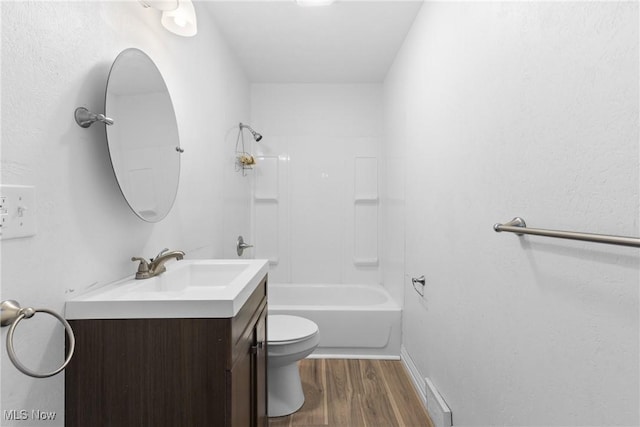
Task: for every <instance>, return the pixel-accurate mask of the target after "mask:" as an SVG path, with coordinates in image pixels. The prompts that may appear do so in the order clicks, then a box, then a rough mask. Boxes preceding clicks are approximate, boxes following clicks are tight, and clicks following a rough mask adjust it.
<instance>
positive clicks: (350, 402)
mask: <svg viewBox="0 0 640 427" xmlns="http://www.w3.org/2000/svg"><path fill="white" fill-rule="evenodd" d="M348 362H349V361H348V360H345V359H327V360H326V375H327V408H328V415H329V419H328V425H330V426H347V425H348V426H350V427H351V426H353V427H361V426H365V425H366V424H365V422H364V418H363V416H362V411H361V406H362V405H361V401H360V396H359V395H356V394H354V390H353V384H352V382H353V381H352V375H351V374H350V372H351V370H350V368H349V363H348Z"/></svg>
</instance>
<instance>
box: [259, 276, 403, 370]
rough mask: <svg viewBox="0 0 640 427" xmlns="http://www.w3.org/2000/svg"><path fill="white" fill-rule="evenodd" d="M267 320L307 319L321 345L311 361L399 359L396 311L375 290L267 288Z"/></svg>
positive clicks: (381, 292)
mask: <svg viewBox="0 0 640 427" xmlns="http://www.w3.org/2000/svg"><path fill="white" fill-rule="evenodd" d="M267 295H268V301H269V314H291V315H294V316H301V317H306V318H307V319H311V320H313V321H314V322H316V324H317V325H318V328H319V329H320V344H319V345H318V348H317V349H316V351H315V352H314V353H313V354H312V355H311V356H310V357H340V358H360V359H361V358H376V359H399V358H400V340H401V324H400V319H401V309H400V307H399V306H398V305H397V304H396V303H395V302H394V301H393V300H392V299H391V296H390V295H389V293H388V292H387V291H386V290H385V289H384V288H383V287H382V286H379V285H347V284H273V283H269V285H268V293H267Z"/></svg>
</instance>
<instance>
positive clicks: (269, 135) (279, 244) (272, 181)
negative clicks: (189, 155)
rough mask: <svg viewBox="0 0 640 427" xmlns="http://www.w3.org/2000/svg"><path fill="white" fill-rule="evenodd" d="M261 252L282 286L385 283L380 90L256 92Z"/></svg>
mask: <svg viewBox="0 0 640 427" xmlns="http://www.w3.org/2000/svg"><path fill="white" fill-rule="evenodd" d="M251 109H252V110H251V124H252V126H253V127H254V129H256V130H257V131H258V132H260V133H262V135H264V138H263V139H262V141H260V142H259V143H255V142H253V141H252V139H251V137H250V136H249V135H246V136H245V142H248V141H249V140H251V142H252V143H253V148H252V153H253V155H254V156H255V157H256V160H257V165H256V167H255V168H254V170H253V171H251V172H250V173H251V174H252V175H253V177H254V192H253V196H254V197H253V242H252V243H253V244H254V245H255V248H254V256H255V257H256V258H267V259H269V261H270V272H269V274H270V277H271V280H272V281H273V282H278V283H291V282H295V283H314V282H315V283H378V282H379V281H380V279H379V260H378V257H379V246H380V245H379V234H378V229H379V227H378V222H379V218H378V210H379V207H378V204H379V202H378V177H379V159H378V157H379V143H380V137H381V133H382V126H381V121H382V86H381V85H380V84H332V85H327V84H254V85H252V89H251Z"/></svg>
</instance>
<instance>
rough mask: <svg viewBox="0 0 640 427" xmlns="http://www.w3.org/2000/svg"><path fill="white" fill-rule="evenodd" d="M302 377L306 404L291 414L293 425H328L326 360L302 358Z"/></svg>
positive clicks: (300, 364)
mask: <svg viewBox="0 0 640 427" xmlns="http://www.w3.org/2000/svg"><path fill="white" fill-rule="evenodd" d="M298 366H299V369H300V378H301V379H302V388H303V390H304V404H303V405H302V408H300V410H299V411H298V412H296V413H294V414H292V415H291V418H292V419H291V424H292V425H305V426H311V425H313V426H326V425H327V422H328V420H327V417H326V415H327V402H326V396H327V394H326V393H325V391H324V384H325V383H326V380H325V376H326V373H325V361H324V359H318V360H317V361H314V360H312V359H306V360H301V361H300V363H299V365H298Z"/></svg>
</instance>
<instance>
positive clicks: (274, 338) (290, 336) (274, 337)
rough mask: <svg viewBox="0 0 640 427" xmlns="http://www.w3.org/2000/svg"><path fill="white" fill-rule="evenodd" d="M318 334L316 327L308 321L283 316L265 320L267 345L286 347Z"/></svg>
mask: <svg viewBox="0 0 640 427" xmlns="http://www.w3.org/2000/svg"><path fill="white" fill-rule="evenodd" d="M317 333H318V325H316V324H315V323H314V322H312V321H311V320H309V319H305V318H302V317H298V316H289V315H285V314H274V315H269V316H268V318H267V342H268V343H269V345H286V344H292V343H295V342H299V341H304V340H306V339H309V338H310V337H313V336H314V335H316V334H317Z"/></svg>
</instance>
